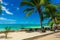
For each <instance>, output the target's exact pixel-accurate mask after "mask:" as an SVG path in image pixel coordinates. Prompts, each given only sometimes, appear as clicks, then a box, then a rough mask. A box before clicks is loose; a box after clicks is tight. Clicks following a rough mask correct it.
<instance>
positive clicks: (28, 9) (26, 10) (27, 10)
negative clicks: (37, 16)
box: [23, 8, 34, 12]
mask: <svg viewBox="0 0 60 40" xmlns="http://www.w3.org/2000/svg"><path fill="white" fill-rule="evenodd" d="M31 10H34V8H27V9H25V10H24V11H23V12H29V11H31Z"/></svg>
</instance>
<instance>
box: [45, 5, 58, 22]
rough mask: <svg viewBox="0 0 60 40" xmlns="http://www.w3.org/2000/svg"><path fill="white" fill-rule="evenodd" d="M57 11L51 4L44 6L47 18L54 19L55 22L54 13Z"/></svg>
mask: <svg viewBox="0 0 60 40" xmlns="http://www.w3.org/2000/svg"><path fill="white" fill-rule="evenodd" d="M56 12H57V7H56V6H55V5H53V4H48V5H47V6H45V14H46V15H47V18H51V20H53V21H54V23H56V16H55V14H56Z"/></svg>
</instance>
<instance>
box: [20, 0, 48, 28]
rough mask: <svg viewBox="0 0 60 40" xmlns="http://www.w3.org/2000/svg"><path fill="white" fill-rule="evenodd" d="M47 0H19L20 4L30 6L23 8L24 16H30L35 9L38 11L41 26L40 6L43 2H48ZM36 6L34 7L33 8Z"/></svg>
mask: <svg viewBox="0 0 60 40" xmlns="http://www.w3.org/2000/svg"><path fill="white" fill-rule="evenodd" d="M47 1H48V0H29V1H25V2H21V6H25V5H27V6H31V8H27V9H25V10H24V12H27V14H26V17H28V16H30V15H31V14H32V13H33V12H35V10H37V11H38V14H39V17H40V25H41V28H43V27H42V21H43V13H42V10H41V6H42V5H44V3H48V2H47ZM35 8H36V9H35Z"/></svg>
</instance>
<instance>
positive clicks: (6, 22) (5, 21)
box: [0, 17, 16, 24]
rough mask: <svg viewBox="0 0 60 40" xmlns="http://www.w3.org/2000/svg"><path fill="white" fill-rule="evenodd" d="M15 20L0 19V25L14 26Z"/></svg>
mask: <svg viewBox="0 0 60 40" xmlns="http://www.w3.org/2000/svg"><path fill="white" fill-rule="evenodd" d="M15 23H16V20H13V19H7V18H4V17H0V24H15Z"/></svg>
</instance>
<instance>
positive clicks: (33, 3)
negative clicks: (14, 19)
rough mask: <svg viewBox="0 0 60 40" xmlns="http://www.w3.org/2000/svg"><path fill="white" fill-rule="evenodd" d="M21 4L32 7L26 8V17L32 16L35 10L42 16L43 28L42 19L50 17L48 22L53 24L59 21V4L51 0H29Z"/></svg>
mask: <svg viewBox="0 0 60 40" xmlns="http://www.w3.org/2000/svg"><path fill="white" fill-rule="evenodd" d="M20 4H21V6H28V7H29V6H30V7H31V8H27V9H25V10H24V12H26V17H28V16H30V15H31V14H32V13H33V12H35V11H37V12H38V14H39V17H40V25H41V28H43V26H42V21H43V20H44V19H45V18H49V19H50V20H49V22H48V23H51V24H53V23H57V19H58V17H59V18H60V12H59V10H58V7H59V5H58V4H57V5H54V4H52V3H51V0H29V1H22V2H21V3H20ZM42 7H43V8H42ZM42 10H43V11H42ZM58 12H59V13H58Z"/></svg>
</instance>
